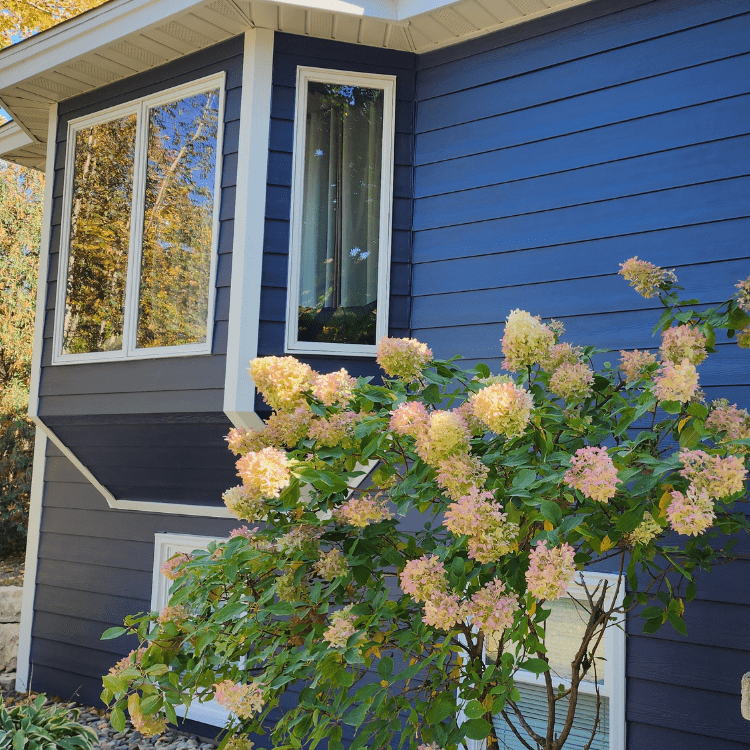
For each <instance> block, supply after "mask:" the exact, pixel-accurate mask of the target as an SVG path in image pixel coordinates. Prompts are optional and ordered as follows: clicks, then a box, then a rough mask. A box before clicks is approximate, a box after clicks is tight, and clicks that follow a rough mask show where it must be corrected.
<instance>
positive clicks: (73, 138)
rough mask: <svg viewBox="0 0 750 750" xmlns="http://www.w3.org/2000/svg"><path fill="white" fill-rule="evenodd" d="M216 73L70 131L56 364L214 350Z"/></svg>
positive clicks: (219, 116) (219, 97)
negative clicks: (212, 346)
mask: <svg viewBox="0 0 750 750" xmlns="http://www.w3.org/2000/svg"><path fill="white" fill-rule="evenodd" d="M223 107H224V74H223V73H222V74H220V75H216V76H211V77H208V78H203V79H201V80H199V81H195V82H192V83H190V84H188V85H185V86H180V87H177V88H172V89H169V90H167V91H163V92H160V93H158V94H156V95H153V96H150V97H146V98H143V99H139V100H137V101H133V102H129V103H128V104H124V105H121V106H118V107H114V108H111V109H107V110H104V111H101V112H97V113H96V114H94V115H89V116H86V117H83V118H78V119H76V120H71V122H70V123H69V124H68V138H67V149H66V165H65V186H64V194H63V196H64V197H63V212H62V215H63V224H62V234H61V236H62V240H61V251H60V265H59V271H58V284H57V285H58V288H57V304H56V310H57V318H56V321H55V331H54V353H53V363H54V364H64V363H73V362H91V361H106V360H112V359H122V358H125V357H160V356H176V355H185V354H206V353H210V350H211V335H212V327H213V303H214V294H215V292H214V276H215V273H216V246H217V240H218V215H219V211H218V207H219V197H220V196H219V193H220V190H219V188H220V184H221V182H220V180H221V175H220V171H221V170H220V164H221V162H220V159H219V158H218V155H220V154H221V141H222V123H223Z"/></svg>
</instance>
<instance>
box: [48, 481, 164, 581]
mask: <svg viewBox="0 0 750 750" xmlns="http://www.w3.org/2000/svg"><path fill="white" fill-rule="evenodd" d="M96 494H97V495H98V496H99V500H100V501H101V502H100V503H99V504H98V505H97V506H96V507H97V509H100V508H102V505H103V504H104V499H103V498H102V496H101V495H99V493H98V492H97V493H96ZM44 503H45V506H46V507H53V506H52V503H51V499H50V497H49V496H48V495H45V498H44ZM66 507H70V506H69V505H68V506H66ZM76 507H80V504H79V505H77V506H76ZM153 558H154V545H153V543H152V542H133V541H130V540H129V539H98V538H88V537H80V536H76V537H72V536H67V535H65V534H56V533H54V532H49V531H48V532H47V533H45V534H43V535H42V537H41V539H40V540H39V559H40V560H50V561H53V562H54V563H55V564H57V565H60V563H79V564H85V565H91V566H100V567H107V566H109V565H111V564H112V561H113V560H119V561H120V564H121V565H127V570H134V571H135V570H139V571H143V572H148V573H150V572H151V571H152V569H153ZM60 567H66V566H60Z"/></svg>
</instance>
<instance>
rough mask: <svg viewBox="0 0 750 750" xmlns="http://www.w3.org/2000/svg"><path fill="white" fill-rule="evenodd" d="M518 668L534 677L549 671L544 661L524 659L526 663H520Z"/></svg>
mask: <svg viewBox="0 0 750 750" xmlns="http://www.w3.org/2000/svg"><path fill="white" fill-rule="evenodd" d="M518 666H519V667H520V668H521V669H525V670H527V671H528V672H533V673H534V674H536V675H540V674H543V673H544V672H546V671H547V670H548V669H549V664H547V662H546V661H544V659H526V661H522V662H521V663H520V664H519V665H518Z"/></svg>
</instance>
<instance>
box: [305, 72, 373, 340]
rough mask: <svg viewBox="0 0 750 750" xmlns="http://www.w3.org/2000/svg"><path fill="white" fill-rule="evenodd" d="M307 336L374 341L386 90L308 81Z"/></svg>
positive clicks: (306, 173)
mask: <svg viewBox="0 0 750 750" xmlns="http://www.w3.org/2000/svg"><path fill="white" fill-rule="evenodd" d="M306 116H307V125H306V133H305V155H304V159H305V172H304V175H305V176H304V196H303V208H302V238H301V263H300V289H299V331H298V338H299V340H300V341H314V342H329V343H342V344H365V345H373V344H375V325H376V315H377V294H378V257H379V249H380V248H379V239H380V237H379V234H380V201H381V163H382V143H383V91H382V90H381V89H368V88H360V87H356V86H339V85H333V84H325V83H313V82H310V83H309V84H308V95H307V113H306Z"/></svg>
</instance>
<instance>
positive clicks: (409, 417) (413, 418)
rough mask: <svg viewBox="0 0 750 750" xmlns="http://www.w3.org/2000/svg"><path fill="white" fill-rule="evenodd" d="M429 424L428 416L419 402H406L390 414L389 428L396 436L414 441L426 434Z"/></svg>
mask: <svg viewBox="0 0 750 750" xmlns="http://www.w3.org/2000/svg"><path fill="white" fill-rule="evenodd" d="M429 424H430V415H429V414H428V413H427V409H425V407H424V404H423V403H422V402H421V401H407V402H406V403H403V404H399V405H398V406H397V407H396V408H395V409H394V410H393V411H392V412H391V422H390V428H391V430H393V432H395V433H396V434H397V435H407V436H408V437H412V438H414V439H416V438H418V437H420V436H421V435H422V434H423V433H425V432H427V427H428V426H429Z"/></svg>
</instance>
